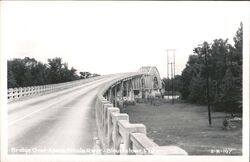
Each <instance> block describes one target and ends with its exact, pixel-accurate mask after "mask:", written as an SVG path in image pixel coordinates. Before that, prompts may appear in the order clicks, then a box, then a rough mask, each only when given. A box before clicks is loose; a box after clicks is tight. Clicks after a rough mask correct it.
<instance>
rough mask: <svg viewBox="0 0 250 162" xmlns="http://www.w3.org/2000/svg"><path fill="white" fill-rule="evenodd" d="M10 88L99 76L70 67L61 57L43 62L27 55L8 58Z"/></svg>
mask: <svg viewBox="0 0 250 162" xmlns="http://www.w3.org/2000/svg"><path fill="white" fill-rule="evenodd" d="M7 68H8V88H15V87H27V86H37V85H46V84H55V83H62V82H68V81H73V80H78V79H86V78H89V77H94V76H99V75H98V74H91V73H90V72H80V73H79V74H77V70H76V69H75V68H74V67H71V68H69V67H68V64H67V63H64V62H63V61H62V59H61V58H60V57H56V58H53V59H48V63H42V62H40V61H37V60H35V59H34V58H29V57H25V58H23V59H21V58H14V59H11V60H8V64H7Z"/></svg>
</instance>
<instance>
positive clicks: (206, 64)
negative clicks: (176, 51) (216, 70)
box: [199, 44, 212, 126]
mask: <svg viewBox="0 0 250 162" xmlns="http://www.w3.org/2000/svg"><path fill="white" fill-rule="evenodd" d="M208 45H210V44H207V46H206V47H205V66H206V72H207V73H206V74H207V75H206V87H207V110H208V121H209V125H210V126H211V125H212V119H211V109H210V96H209V68H208V58H207V57H208V56H207V55H208V49H207V48H208ZM199 46H203V44H202V45H199Z"/></svg>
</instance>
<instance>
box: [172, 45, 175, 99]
mask: <svg viewBox="0 0 250 162" xmlns="http://www.w3.org/2000/svg"><path fill="white" fill-rule="evenodd" d="M173 52H174V53H173V64H174V75H173V77H172V90H173V92H172V96H173V98H172V102H173V104H174V95H175V87H174V86H175V83H174V79H175V49H173Z"/></svg>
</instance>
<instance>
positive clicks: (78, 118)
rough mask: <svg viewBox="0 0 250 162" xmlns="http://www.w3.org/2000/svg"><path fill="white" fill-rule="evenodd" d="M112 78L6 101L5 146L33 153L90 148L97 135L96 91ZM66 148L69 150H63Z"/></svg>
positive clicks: (13, 150) (10, 149) (17, 151)
mask: <svg viewBox="0 0 250 162" xmlns="http://www.w3.org/2000/svg"><path fill="white" fill-rule="evenodd" d="M113 79H114V77H109V78H104V79H100V80H97V81H92V82H90V83H86V84H83V85H81V86H80V87H74V88H70V89H66V90H63V91H59V92H56V93H52V94H47V95H43V96H39V97H34V98H31V99H29V100H23V101H19V102H15V103H10V104H8V138H9V140H8V149H9V153H20V152H19V151H20V150H17V149H22V148H24V149H33V153H37V151H41V153H55V152H52V151H53V150H54V151H59V153H63V151H66V152H67V151H69V152H68V153H72V152H70V151H73V153H74V152H75V151H76V152H75V153H77V151H79V149H80V148H82V149H92V148H93V147H96V146H95V143H96V141H95V139H96V138H97V130H96V121H95V109H94V107H95V99H96V94H97V92H98V90H99V88H100V87H102V85H103V84H104V83H107V82H109V81H111V80H113ZM66 149H68V150H66Z"/></svg>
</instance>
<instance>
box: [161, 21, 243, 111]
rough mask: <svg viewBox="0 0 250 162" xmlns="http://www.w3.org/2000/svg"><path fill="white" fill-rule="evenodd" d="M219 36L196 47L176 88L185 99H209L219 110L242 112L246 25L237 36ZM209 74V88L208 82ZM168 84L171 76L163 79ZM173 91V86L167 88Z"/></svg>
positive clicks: (177, 79)
mask: <svg viewBox="0 0 250 162" xmlns="http://www.w3.org/2000/svg"><path fill="white" fill-rule="evenodd" d="M233 40H234V44H233V45H231V44H230V43H228V39H225V40H224V39H215V40H214V41H213V42H212V43H211V44H209V43H208V42H204V43H203V44H202V45H201V46H197V47H195V48H194V50H193V54H192V55H190V56H189V59H188V62H187V64H186V67H185V69H184V70H183V71H182V74H181V76H177V77H176V78H174V81H175V83H178V86H176V85H175V88H176V90H178V91H179V92H180V94H181V98H182V99H184V100H186V101H188V102H191V103H199V104H207V90H208V91H209V93H210V95H209V100H210V103H211V105H212V107H213V109H214V110H215V111H224V112H229V113H231V114H232V115H233V114H234V113H242V63H243V60H242V50H243V25H242V23H241V24H240V27H239V28H238V30H237V32H236V34H235V36H234V38H233ZM207 77H208V83H209V84H208V85H209V89H208V88H207V85H206V81H207V80H206V79H207ZM163 81H164V82H165V84H167V82H168V81H169V82H170V84H171V83H172V82H171V79H170V80H167V79H164V80H163ZM166 89H167V90H169V88H166Z"/></svg>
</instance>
